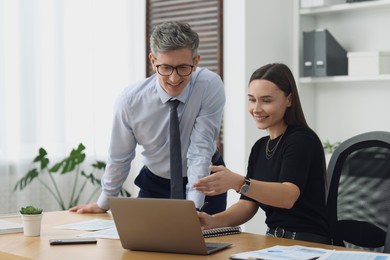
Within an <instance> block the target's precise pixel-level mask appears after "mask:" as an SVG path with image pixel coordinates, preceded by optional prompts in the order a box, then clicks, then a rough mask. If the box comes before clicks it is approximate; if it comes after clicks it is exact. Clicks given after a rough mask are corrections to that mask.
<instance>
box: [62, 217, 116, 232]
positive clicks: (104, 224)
mask: <svg viewBox="0 0 390 260" xmlns="http://www.w3.org/2000/svg"><path fill="white" fill-rule="evenodd" d="M112 227H115V223H114V220H104V219H92V220H87V221H81V222H76V223H71V224H66V225H61V226H56V227H55V228H60V229H74V230H84V231H95V230H102V229H107V228H112Z"/></svg>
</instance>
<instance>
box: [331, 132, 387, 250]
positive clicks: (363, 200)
mask: <svg viewBox="0 0 390 260" xmlns="http://www.w3.org/2000/svg"><path fill="white" fill-rule="evenodd" d="M327 171H328V176H327V178H328V180H327V182H328V191H327V193H328V194H327V206H326V207H327V212H328V214H329V219H330V221H331V228H332V232H333V238H334V243H335V244H336V245H340V246H346V247H351V248H361V249H365V250H372V251H383V252H390V235H389V238H388V239H386V231H387V228H388V226H389V225H388V223H389V220H390V206H389V205H390V132H383V131H374V132H368V133H364V134H360V135H357V136H354V137H352V138H350V139H348V140H346V141H344V142H342V143H341V144H340V145H339V146H338V147H337V149H336V150H335V152H334V153H333V155H332V157H331V159H330V161H329V165H328V170H327ZM389 230H390V227H389Z"/></svg>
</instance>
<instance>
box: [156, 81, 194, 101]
mask: <svg viewBox="0 0 390 260" xmlns="http://www.w3.org/2000/svg"><path fill="white" fill-rule="evenodd" d="M155 86H156V89H157V93H158V95H159V97H160V99H161V102H162V103H163V104H165V103H166V102H168V101H169V100H170V99H177V100H179V101H180V102H182V103H186V101H187V99H188V97H189V94H190V89H191V87H192V79H191V80H190V81H189V82H188V84H187V86H186V87H185V88H184V89H183V91H182V92H181V93H180V95H179V96H177V97H172V96H170V95H168V94H167V92H165V91H164V89H163V88H162V87H161V85H160V81H159V80H158V77H157V76H156V84H155Z"/></svg>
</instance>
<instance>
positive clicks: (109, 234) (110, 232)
mask: <svg viewBox="0 0 390 260" xmlns="http://www.w3.org/2000/svg"><path fill="white" fill-rule="evenodd" d="M78 236H79V237H94V238H108V239H119V235H118V231H117V230H116V227H113V228H108V229H103V230H98V231H94V232H87V233H83V234H80V235H78Z"/></svg>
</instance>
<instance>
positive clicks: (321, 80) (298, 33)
mask: <svg viewBox="0 0 390 260" xmlns="http://www.w3.org/2000/svg"><path fill="white" fill-rule="evenodd" d="M389 14H390V0H371V1H363V2H355V3H345V4H337V5H332V6H322V7H313V8H300V0H295V11H294V34H293V37H294V45H293V49H294V50H295V51H294V56H293V64H294V66H293V69H294V73H295V74H296V75H297V84H298V88H299V92H300V96H301V102H302V105H303V109H304V112H305V115H306V119H307V121H308V123H309V125H310V126H311V127H312V128H313V129H314V130H316V132H317V133H318V134H319V136H320V138H322V139H324V140H326V139H329V140H332V141H334V142H336V141H343V140H345V139H347V138H348V137H350V136H353V135H355V134H359V133H362V132H365V131H372V130H384V131H390V120H387V119H384V115H386V113H387V112H384V111H390V104H389V102H388V99H389V97H390V75H388V74H387V75H370V76H365V75H361V76H348V75H345V76H329V77H303V76H302V75H303V44H302V43H303V32H305V31H312V30H315V29H320V28H322V29H328V31H329V32H330V33H331V34H332V35H333V36H334V37H335V39H336V40H337V41H338V42H339V43H340V44H341V45H342V46H343V47H344V49H345V50H346V51H348V52H379V51H390V44H389V43H390V30H388V28H387V27H388V25H389V24H390V15H389Z"/></svg>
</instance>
